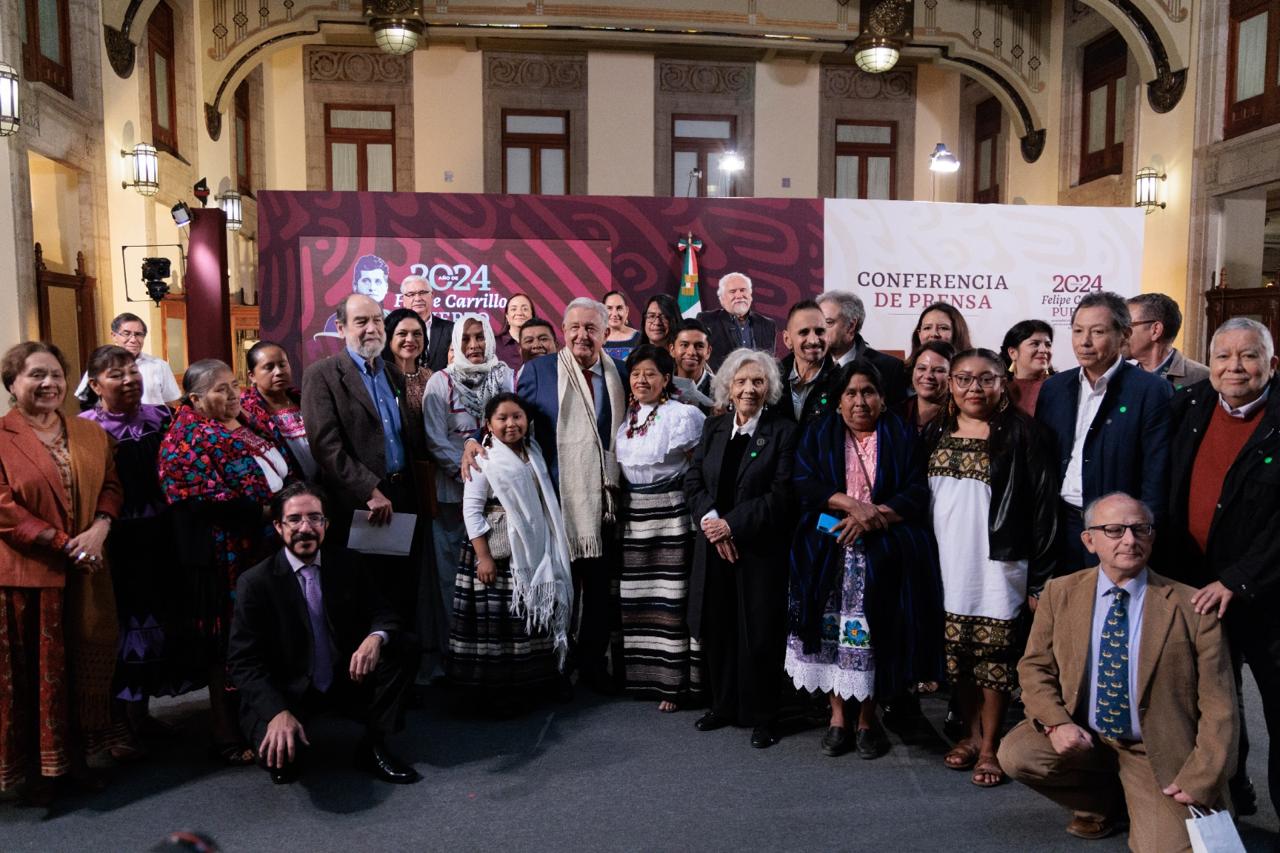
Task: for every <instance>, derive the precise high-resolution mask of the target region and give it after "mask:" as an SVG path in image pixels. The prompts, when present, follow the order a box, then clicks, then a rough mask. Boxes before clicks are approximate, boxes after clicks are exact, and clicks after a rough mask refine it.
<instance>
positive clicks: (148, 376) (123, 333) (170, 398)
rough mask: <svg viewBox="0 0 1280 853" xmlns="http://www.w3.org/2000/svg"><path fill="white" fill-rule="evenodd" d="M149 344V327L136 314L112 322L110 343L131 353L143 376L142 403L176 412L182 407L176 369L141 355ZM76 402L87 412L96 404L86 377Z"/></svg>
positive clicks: (82, 378) (79, 387) (81, 379)
mask: <svg viewBox="0 0 1280 853" xmlns="http://www.w3.org/2000/svg"><path fill="white" fill-rule="evenodd" d="M146 340H147V324H146V323H145V322H144V321H143V319H142V318H141V317H139V316H138V315H137V314H130V313H128V312H125V313H124V314H117V315H116V317H115V319H114V320H112V321H111V342H112V343H114V344H115V345H116V346H118V347H123V348H124V349H126V350H128V351H129V354H130V355H132V356H133V358H134V363H136V364H137V365H138V372H139V373H140V374H142V402H143V403H144V404H146V405H148V406H162V405H167V406H169V407H170V408H174V409H176V408H177V407H178V406H179V405H181V403H182V389H181V388H179V387H178V382H177V380H175V379H174V378H173V368H172V367H170V366H169V362H167V361H165V360H164V359H162V358H156V357H155V356H154V355H151V354H150V353H145V352H143V351H142V345H143V344H144V343H145V342H146ZM76 398H77V399H78V400H80V402H81V403H82V404H84V407H85V408H89V407H91V406H93V404H94V403H96V402H97V400H96V399H94V397H93V391H91V390H90V389H89V374H87V373H86V374H85V375H84V376H82V377H81V378H80V384H79V385H78V386H76Z"/></svg>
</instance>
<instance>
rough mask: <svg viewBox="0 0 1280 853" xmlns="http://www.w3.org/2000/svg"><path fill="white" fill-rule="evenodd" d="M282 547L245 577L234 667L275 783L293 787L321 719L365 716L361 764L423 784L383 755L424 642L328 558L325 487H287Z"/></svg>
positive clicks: (234, 625) (231, 652) (253, 739)
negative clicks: (324, 715) (335, 713)
mask: <svg viewBox="0 0 1280 853" xmlns="http://www.w3.org/2000/svg"><path fill="white" fill-rule="evenodd" d="M272 516H273V520H274V522H275V528H276V532H277V533H278V534H279V535H280V538H281V540H282V541H283V542H284V548H282V549H281V550H280V551H279V552H277V553H276V555H275V556H274V557H271V558H269V559H267V560H264V561H263V562H261V563H259V564H258V565H256V566H254V567H253V568H251V569H249V570H248V571H247V572H245V573H244V574H243V575H241V576H240V580H239V582H238V583H237V584H236V609H235V615H234V617H233V618H232V621H231V635H230V637H229V640H228V649H227V665H228V668H229V670H230V674H231V682H232V683H233V684H234V685H235V686H236V688H237V689H238V690H239V691H240V695H241V697H242V701H241V703H240V724H241V728H242V729H243V730H244V733H245V737H247V738H248V739H249V742H250V743H251V744H254V745H255V746H256V747H257V750H258V759H259V761H260V762H261V763H262V765H263V766H264V767H265V768H266V769H267V770H268V771H270V773H271V780H272V781H273V782H275V783H276V784H285V783H288V782H292V781H294V779H296V778H297V775H298V767H299V763H300V759H301V757H302V753H303V747H304V746H310V743H309V741H308V739H307V732H306V729H305V728H304V726H305V725H306V723H307V721H308V719H309V718H310V717H311V716H313V715H314V714H316V713H318V712H320V711H324V710H341V711H344V712H348V713H354V714H357V715H359V716H362V717H364V719H365V724H366V726H367V729H366V734H365V737H364V738H363V739H362V740H361V742H360V746H359V749H358V750H357V754H356V758H357V762H358V763H359V764H360V766H362V767H363V768H365V769H367V770H369V771H370V772H371V773H373V774H374V775H375V776H377V777H378V778H380V779H384V780H386V781H387V782H395V783H398V784H407V783H411V782H416V781H418V779H419V778H420V777H419V776H418V774H417V772H416V771H414V769H413V768H412V767H409V766H408V765H406V764H405V763H404V762H402V761H401V760H400V759H398V758H397V757H396V756H395V755H394V754H393V753H392V752H391V751H390V749H388V747H387V744H386V736H387V735H388V734H391V733H393V732H396V731H399V730H400V729H401V728H403V725H404V701H405V697H406V694H407V691H408V690H409V687H410V686H411V685H412V684H413V676H414V672H415V670H416V668H417V659H418V647H417V640H415V639H414V637H413V636H412V635H410V634H405V633H404V632H403V631H402V630H401V623H400V621H399V620H398V619H397V618H396V616H395V614H394V613H393V612H392V611H391V609H390V608H389V607H387V605H386V604H385V602H383V601H382V600H381V599H380V598H379V597H378V596H377V594H376V592H375V591H374V590H373V588H372V587H371V586H370V585H369V584H367V583H362V582H361V578H360V576H359V573H358V572H356V571H354V570H353V567H352V566H351V565H350V563H349V562H348V561H347V560H346V559H345V554H344V553H343V552H342V551H341V550H337V549H333V550H329V551H327V552H325V553H324V554H323V556H322V552H321V545H323V544H324V539H325V528H326V526H327V523H328V522H327V519H326V518H325V514H324V501H323V499H322V496H321V494H320V491H319V490H318V489H317V488H316V487H314V486H309V485H307V484H305V483H294V484H293V485H290V486H287V487H285V488H284V489H283V490H282V491H281V492H280V493H279V494H278V495H276V497H275V499H274V501H273V502H272Z"/></svg>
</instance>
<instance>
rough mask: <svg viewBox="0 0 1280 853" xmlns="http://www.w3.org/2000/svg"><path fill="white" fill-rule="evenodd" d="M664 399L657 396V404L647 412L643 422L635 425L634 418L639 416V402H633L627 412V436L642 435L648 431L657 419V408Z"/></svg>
mask: <svg viewBox="0 0 1280 853" xmlns="http://www.w3.org/2000/svg"><path fill="white" fill-rule="evenodd" d="M663 402H664V401H663V400H662V399H661V398H659V400H658V403H657V405H655V406H654V407H653V409H652V410H650V412H649V416H648V417H647V418H645V419H644V423H642V424H640V425H638V426H637V425H636V420H637V419H638V418H639V417H640V404H639V403H633V404H632V405H631V407H630V409H629V410H628V412H627V438H635V437H636V436H640V435H644V434H645V433H646V432H648V431H649V427H651V426H653V424H654V423H655V422H656V421H657V420H658V409H660V408H661V407H662V403H663Z"/></svg>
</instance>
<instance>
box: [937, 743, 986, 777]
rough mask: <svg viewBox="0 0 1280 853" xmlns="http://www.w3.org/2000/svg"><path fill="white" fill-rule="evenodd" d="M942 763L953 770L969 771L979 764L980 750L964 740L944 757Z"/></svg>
mask: <svg viewBox="0 0 1280 853" xmlns="http://www.w3.org/2000/svg"><path fill="white" fill-rule="evenodd" d="M942 762H943V763H944V764H946V765H947V766H948V767H950V768H951V769H952V770H968V769H970V768H971V767H973V766H974V765H975V764H977V763H978V748H977V747H976V746H974V745H973V744H972V743H970V742H969V741H967V740H962V741H960V742H959V743H958V744H956V745H955V746H953V747H952V748H951V751H950V752H948V753H947V754H946V755H944V756H943V757H942Z"/></svg>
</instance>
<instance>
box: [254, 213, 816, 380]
mask: <svg viewBox="0 0 1280 853" xmlns="http://www.w3.org/2000/svg"><path fill="white" fill-rule="evenodd" d="M689 233H692V234H693V235H694V236H695V237H698V238H700V239H701V240H702V242H703V245H704V248H703V250H702V252H701V253H700V255H699V257H698V261H699V266H700V272H701V299H702V305H703V308H704V309H707V310H710V309H713V308H718V307H719V302H718V301H717V299H716V285H717V283H718V282H719V280H720V277H721V276H722V275H724V274H725V273H728V272H743V273H746V274H747V275H748V276H750V277H751V278H752V280H753V281H754V283H755V303H756V308H757V309H758V310H760V311H761V312H762V313H764V314H766V315H768V316H770V317H772V318H774V319H775V320H777V321H778V322H779V325H781V323H782V321H783V319H784V318H785V316H786V310H787V307H788V306H790V305H791V304H792V303H794V302H795V301H797V300H799V299H803V298H807V297H813V296H816V295H817V294H818V293H820V292H822V286H823V279H822V277H823V268H822V264H823V214H822V200H821V199H762V198H741V199H707V198H698V199H678V198H649V197H640V196H533V195H529V196H510V195H478V194H437V193H331V192H283V191H263V192H261V193H259V194H258V247H259V248H258V277H259V283H258V285H259V286H258V292H259V303H260V306H261V321H260V334H261V336H262V338H263V339H264V340H272V341H276V342H278V343H280V344H282V345H284V347H285V348H286V349H287V350H288V351H289V354H290V357H291V358H292V359H293V361H294V369H295V372H297V373H298V374H299V375H300V374H301V369H302V368H303V367H305V365H306V364H307V363H309V362H310V361H312V360H314V359H316V358H318V357H320V356H322V355H325V354H327V353H328V352H330V351H332V349H333V348H334V343H335V342H334V341H333V340H332V339H325V338H323V337H322V338H320V339H318V340H317V339H316V338H315V337H314V336H315V335H316V334H317V333H318V332H322V331H323V330H324V328H323V327H324V324H325V322H326V321H327V320H328V319H329V318H330V316H331V315H332V313H333V306H334V305H335V304H336V302H337V300H338V299H339V298H340V297H341V296H342V295H343V294H344V293H350V292H351V289H352V282H353V273H355V271H356V269H355V268H356V266H357V262H358V261H359V259H360V258H361V257H363V256H364V255H366V254H371V255H377V256H378V257H380V258H381V259H382V260H383V261H384V262H385V263H386V266H387V277H386V278H387V281H386V286H387V290H386V297H385V299H384V301H383V304H384V306H385V307H387V308H392V307H394V305H395V300H396V297H397V296H398V295H399V293H400V281H401V280H402V279H403V278H404V276H406V275H408V274H409V273H410V272H411V271H412V267H413V265H414V264H425V265H427V272H428V273H430V271H431V268H432V267H437V269H436V282H437V296H438V297H439V298H440V302H438V303H437V309H436V310H437V311H438V312H439V313H441V314H448V315H451V314H453V313H456V312H458V311H462V310H466V309H465V308H462V307H459V306H458V304H457V299H458V298H462V297H467V296H470V297H472V298H474V297H476V296H479V295H482V294H481V293H480V291H478V287H479V282H477V281H476V273H477V271H478V267H479V266H480V265H482V264H484V263H488V264H489V269H488V271H487V272H488V282H489V287H490V290H489V291H488V293H498V295H499V298H502V299H506V298H507V297H509V296H510V294H511V293H512V292H516V291H524V292H530V293H534V292H538V293H540V294H541V295H540V297H539V298H540V299H541V300H542V301H541V302H540V301H538V299H535V303H534V304H535V309H536V310H537V312H538V313H539V314H540V315H541V314H542V313H543V311H544V310H545V311H548V312H552V311H556V310H562V309H563V304H562V303H561V301H560V300H563V301H566V302H567V301H568V299H569V298H572V296H574V295H578V292H579V288H581V289H585V291H586V292H587V293H588V294H589V295H593V296H595V297H597V298H599V297H601V296H603V295H604V293H605V291H607V290H611V289H616V290H620V291H622V292H623V293H624V294H626V295H627V297H628V299H629V301H630V302H631V325H633V326H637V327H638V326H639V325H640V315H641V313H642V311H643V309H644V303H645V302H646V301H647V300H648V299H649V297H651V296H654V295H657V294H659V293H667V294H670V295H671V296H673V297H674V296H676V295H677V292H678V288H679V282H680V273H681V266H680V264H681V259H680V255H679V254H678V253H677V251H676V248H675V246H676V242H677V241H678V240H679V239H680V238H681V237H683V236H685V235H686V234H689ZM380 252H381V253H382V254H379V253H380ZM485 259H487V260H485ZM495 259H501V260H500V263H499V262H498V261H495ZM428 261H429V263H428ZM606 261H607V269H606V268H605V267H604V266H603V265H604V264H605V263H606ZM495 263H498V264H499V266H500V267H501V270H502V273H501V277H499V275H498V273H496V272H495ZM459 266H463V267H466V268H467V270H469V272H470V275H469V278H468V279H467V281H468V283H470V285H471V287H472V290H471V291H470V292H469V293H468V292H466V291H459V290H458V289H457V288H456V286H455V285H456V284H457V283H458V282H459V281H460V280H461V278H462V276H463V275H464V271H462V270H457V269H455V268H456V267H459ZM444 267H447V268H448V269H447V270H446V269H445V268H444ZM375 278H376V276H375ZM371 284H372V286H374V287H379V286H381V283H380V282H372V283H371ZM446 284H447V285H448V289H445V290H440V289H439V288H440V287H441V286H443V285H446ZM451 293H452V294H453V295H454V297H455V304H454V305H453V306H450V305H449V304H447V300H448V297H449V295H450V294H451ZM483 310H488V311H490V313H491V316H495V317H497V316H498V314H499V313H500V311H501V309H500V308H498V307H496V306H487V307H484V308H483ZM551 319H552V321H553V322H554V323H555V324H556V325H557V326H558V325H559V323H558V320H559V317H558V316H556V315H554V314H553V315H552V317H551ZM501 327H502V323H501V321H500V320H499V322H498V323H497V324H496V328H501Z"/></svg>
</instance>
